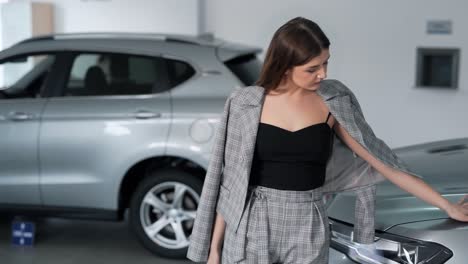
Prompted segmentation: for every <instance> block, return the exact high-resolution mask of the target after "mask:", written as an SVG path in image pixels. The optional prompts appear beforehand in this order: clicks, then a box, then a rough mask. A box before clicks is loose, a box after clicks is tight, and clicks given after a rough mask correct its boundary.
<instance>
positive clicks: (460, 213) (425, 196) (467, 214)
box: [333, 120, 468, 222]
mask: <svg viewBox="0 0 468 264" xmlns="http://www.w3.org/2000/svg"><path fill="white" fill-rule="evenodd" d="M333 127H334V130H335V132H336V134H337V135H338V136H339V137H340V138H341V140H342V141H343V142H345V144H346V145H347V146H348V147H349V148H350V149H351V150H352V151H354V152H355V153H356V154H357V155H358V156H360V157H361V158H362V159H364V160H365V161H367V162H368V163H369V164H370V165H371V166H372V167H374V168H375V169H376V170H377V171H378V172H380V173H381V174H382V175H383V176H384V177H385V178H387V179H388V180H390V181H391V182H393V183H394V184H396V185H397V186H398V187H400V188H401V189H403V190H405V191H407V192H409V193H411V194H413V195H414V196H416V197H418V198H420V199H422V200H424V201H425V202H427V203H429V204H432V205H434V206H436V207H438V208H440V209H442V210H444V211H445V212H447V214H448V215H449V216H450V217H451V218H453V219H455V220H458V221H463V222H468V201H467V202H465V201H464V200H465V198H466V197H467V196H466V195H465V197H463V199H461V200H460V201H459V202H458V203H451V202H450V201H448V200H447V199H445V198H444V197H443V196H441V195H440V194H439V193H438V192H437V191H435V190H434V189H433V188H431V186H429V185H428V184H426V183H425V182H424V181H423V180H421V179H420V178H418V177H415V176H413V175H410V174H407V173H404V172H402V171H400V170H397V169H394V168H392V167H389V166H388V165H386V164H384V163H383V162H381V161H380V160H378V159H377V158H375V157H374V156H372V155H371V154H370V153H369V152H368V151H367V150H366V149H365V148H364V147H362V146H361V145H360V144H359V143H358V142H357V141H356V140H355V139H354V138H353V137H351V136H350V135H349V134H348V132H347V131H346V130H345V129H344V128H343V127H342V126H341V125H340V124H339V123H338V122H337V121H336V120H335V124H334V126H333Z"/></svg>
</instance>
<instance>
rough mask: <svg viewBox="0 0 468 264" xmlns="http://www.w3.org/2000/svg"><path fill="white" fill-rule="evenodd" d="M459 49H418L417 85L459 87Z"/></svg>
mask: <svg viewBox="0 0 468 264" xmlns="http://www.w3.org/2000/svg"><path fill="white" fill-rule="evenodd" d="M459 53H460V52H459V50H458V49H436V48H434V49H431V48H419V49H418V65H417V66H418V69H417V86H420V87H438V88H457V86H458V60H459Z"/></svg>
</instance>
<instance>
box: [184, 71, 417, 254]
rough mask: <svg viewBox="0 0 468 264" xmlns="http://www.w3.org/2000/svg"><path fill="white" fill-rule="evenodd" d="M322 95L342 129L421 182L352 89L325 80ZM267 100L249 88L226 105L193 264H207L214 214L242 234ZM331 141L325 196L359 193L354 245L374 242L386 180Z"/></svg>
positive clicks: (204, 196)
mask: <svg viewBox="0 0 468 264" xmlns="http://www.w3.org/2000/svg"><path fill="white" fill-rule="evenodd" d="M317 93H318V94H319V95H320V97H321V98H322V99H323V100H324V102H325V104H326V105H327V107H328V108H329V110H330V112H331V113H332V115H333V116H334V117H335V119H336V120H337V121H338V122H339V123H340V125H341V126H343V128H344V129H345V130H346V131H347V132H348V133H349V134H350V135H351V136H352V137H353V138H354V139H355V140H356V141H357V142H359V143H360V144H361V145H362V146H363V147H364V148H365V149H367V151H369V153H371V154H373V155H374V156H375V157H376V158H378V159H379V160H380V161H382V162H383V163H384V164H386V165H388V166H391V167H393V168H395V169H398V170H401V171H403V172H406V173H409V174H412V175H414V176H417V177H420V176H419V175H417V174H415V173H414V172H412V171H409V169H408V168H407V167H406V165H405V164H404V163H403V162H402V161H401V160H400V159H399V158H398V157H397V156H396V155H395V154H394V153H393V151H392V150H391V149H390V148H389V147H388V146H387V144H385V142H383V141H382V140H380V139H379V138H377V137H376V136H375V134H374V133H373V131H372V129H371V127H370V126H369V125H368V124H367V122H366V120H365V119H364V115H363V113H362V110H361V107H360V105H359V102H358V101H357V99H356V97H355V96H354V94H353V93H352V91H351V90H350V89H349V88H347V87H346V86H345V85H344V84H342V83H341V82H340V81H337V80H324V81H322V82H321V85H320V88H319V89H318V90H317ZM264 98H265V89H264V88H263V87H260V86H248V87H243V88H237V89H235V90H234V91H233V92H232V93H231V94H230V96H229V97H228V99H227V100H226V104H225V106H224V111H223V113H222V115H221V120H220V123H219V125H218V127H217V130H216V133H215V139H214V145H213V147H212V153H211V157H210V162H209V165H208V170H207V173H206V178H205V182H204V185H203V190H202V193H201V198H200V202H199V205H198V210H197V214H196V218H195V222H194V226H193V230H192V234H191V237H190V245H189V248H188V252H187V258H189V259H190V260H193V261H196V262H203V261H207V259H208V254H209V249H210V243H211V236H212V230H213V229H212V228H213V225H214V219H215V216H216V214H215V212H218V213H220V214H221V215H222V216H223V218H224V219H225V221H226V227H227V228H233V230H234V231H235V232H237V230H238V227H239V220H240V219H241V216H242V213H243V212H244V206H245V202H246V194H247V187H248V182H249V174H250V168H251V165H252V158H253V152H254V147H255V141H256V135H257V128H258V124H259V122H260V114H261V109H262V105H263V101H264ZM332 142H333V143H332V144H333V147H332V154H331V155H330V158H329V160H328V163H327V168H326V179H325V185H324V186H323V191H324V193H337V192H342V191H355V192H356V197H357V199H356V204H355V225H354V236H353V237H354V241H356V242H359V243H372V242H373V241H374V215H375V214H374V205H375V184H376V183H378V182H381V181H383V180H384V179H385V178H384V177H383V175H381V174H380V173H379V172H377V171H376V170H375V169H374V168H373V167H371V166H370V165H369V164H368V163H367V162H366V161H365V160H363V159H362V158H360V157H359V156H357V155H356V154H355V153H354V152H353V151H352V150H351V149H350V148H349V147H348V146H347V145H346V144H345V143H344V142H342V141H341V139H340V138H339V137H337V136H336V135H335V134H334V136H333V141H332ZM244 255H245V252H239V253H238V256H236V258H237V260H241V259H243V258H244Z"/></svg>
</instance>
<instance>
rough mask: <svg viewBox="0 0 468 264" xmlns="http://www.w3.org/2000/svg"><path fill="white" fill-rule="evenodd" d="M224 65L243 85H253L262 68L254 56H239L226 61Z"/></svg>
mask: <svg viewBox="0 0 468 264" xmlns="http://www.w3.org/2000/svg"><path fill="white" fill-rule="evenodd" d="M225 64H226V66H227V67H228V68H229V69H230V70H231V71H232V72H233V73H234V74H235V75H236V76H237V78H239V80H241V82H242V83H244V85H253V84H254V83H255V82H256V81H257V79H258V77H259V76H260V70H261V68H262V62H261V61H260V60H259V59H258V58H257V56H255V54H249V55H244V56H239V57H236V58H234V59H231V60H228V61H226V62H225Z"/></svg>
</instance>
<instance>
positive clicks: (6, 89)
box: [0, 55, 55, 98]
mask: <svg viewBox="0 0 468 264" xmlns="http://www.w3.org/2000/svg"><path fill="white" fill-rule="evenodd" d="M54 58H55V56H53V55H25V56H21V57H15V58H12V59H8V60H6V61H3V62H2V63H1V64H0V83H1V89H0V91H1V94H0V98H36V97H40V94H41V91H42V89H43V87H44V84H45V80H46V78H47V76H48V73H49V70H50V68H51V66H52V64H53V62H54Z"/></svg>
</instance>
